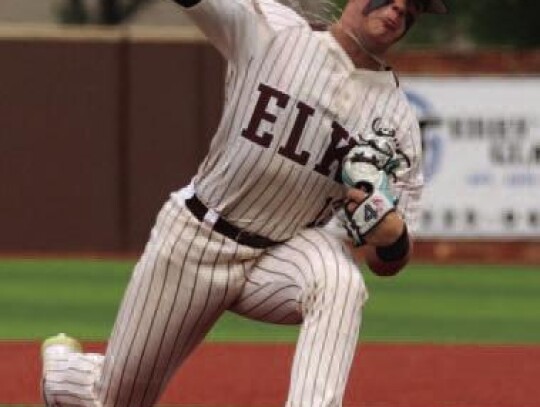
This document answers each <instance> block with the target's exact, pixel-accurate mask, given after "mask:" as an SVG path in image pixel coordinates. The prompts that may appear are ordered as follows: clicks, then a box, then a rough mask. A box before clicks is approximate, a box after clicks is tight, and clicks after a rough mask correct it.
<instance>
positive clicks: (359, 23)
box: [350, 0, 422, 52]
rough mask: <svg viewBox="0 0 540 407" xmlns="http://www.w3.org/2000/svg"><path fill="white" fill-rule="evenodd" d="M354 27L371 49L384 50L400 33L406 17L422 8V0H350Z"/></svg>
mask: <svg viewBox="0 0 540 407" xmlns="http://www.w3.org/2000/svg"><path fill="white" fill-rule="evenodd" d="M350 1H351V2H352V3H353V7H351V10H353V12H354V14H355V15H354V16H353V17H354V22H355V23H354V27H353V30H354V31H355V32H356V33H357V34H359V36H360V37H361V38H362V39H363V40H364V41H365V42H366V45H368V46H369V47H370V48H371V50H372V51H374V52H384V51H386V49H388V48H389V47H390V46H391V45H393V44H395V43H396V42H397V41H398V40H399V39H401V37H403V35H404V33H405V31H406V27H407V21H414V19H415V18H416V17H417V16H418V15H419V14H420V13H421V11H422V1H421V0H350Z"/></svg>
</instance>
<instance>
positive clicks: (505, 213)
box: [401, 77, 540, 238]
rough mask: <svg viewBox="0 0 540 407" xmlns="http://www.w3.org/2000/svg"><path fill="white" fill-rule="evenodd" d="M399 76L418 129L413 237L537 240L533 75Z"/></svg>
mask: <svg viewBox="0 0 540 407" xmlns="http://www.w3.org/2000/svg"><path fill="white" fill-rule="evenodd" d="M401 82H402V86H403V88H404V90H405V91H406V93H407V95H408V96H409V99H410V100H411V102H412V104H413V105H414V106H415V107H416V109H417V112H418V117H419V119H420V123H421V126H422V128H423V137H424V172H425V177H426V180H425V181H426V183H425V188H424V194H423V198H422V207H423V212H422V215H421V217H420V224H419V230H418V235H419V236H421V237H429V238H438V237H440V238H448V237H463V238H475V237H495V238H509V237H510V238H512V237H513V238H522V237H527V238H530V237H535V238H540V78H531V77H523V78H520V77H515V78H514V77H500V78H496V77H491V78H486V77H463V78H458V77H448V78H445V77H442V78H433V77H430V78H427V77H407V78H402V81H401Z"/></svg>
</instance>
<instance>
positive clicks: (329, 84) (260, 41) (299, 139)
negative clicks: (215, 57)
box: [186, 0, 423, 240]
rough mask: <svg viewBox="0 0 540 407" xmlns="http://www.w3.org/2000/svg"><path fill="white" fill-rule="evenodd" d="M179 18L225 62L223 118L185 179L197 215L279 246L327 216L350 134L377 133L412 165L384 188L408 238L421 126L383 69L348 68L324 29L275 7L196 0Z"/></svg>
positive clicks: (260, 1)
mask: <svg viewBox="0 0 540 407" xmlns="http://www.w3.org/2000/svg"><path fill="white" fill-rule="evenodd" d="M186 12H187V13H188V14H189V15H190V16H191V18H192V19H193V20H194V22H195V23H196V24H197V25H198V26H199V28H200V29H201V30H202V31H203V32H204V33H205V34H206V36H207V37H208V39H209V40H210V41H211V42H212V44H213V45H214V46H215V47H216V48H217V49H218V50H219V51H220V53H221V54H222V55H223V56H224V57H225V58H226V59H227V61H228V74H227V81H226V93H225V95H226V101H225V107H224V113H223V116H222V120H221V123H220V125H219V128H218V129H217V131H216V134H215V136H214V138H213V141H212V144H211V147H210V151H209V153H208V155H207V157H206V159H205V161H204V162H203V163H202V164H201V166H200V168H199V170H198V172H197V174H196V176H195V177H194V185H195V189H196V193H197V195H198V196H199V198H200V199H201V200H202V201H203V202H204V203H205V204H206V205H207V206H208V207H210V208H213V209H215V210H216V211H217V212H219V213H220V214H221V215H222V216H224V217H225V218H226V219H227V220H228V221H229V222H231V223H234V224H236V225H237V226H239V227H241V228H244V229H246V230H249V231H251V232H256V233H259V234H261V235H264V236H267V237H269V238H271V239H274V240H284V239H288V238H290V237H291V236H293V235H294V234H295V232H297V231H298V229H299V228H302V227H305V226H306V225H309V224H312V223H313V222H316V221H318V220H321V219H326V218H328V217H329V215H330V214H331V206H332V203H333V202H336V201H339V200H341V199H342V198H343V196H344V192H345V189H344V186H343V185H342V184H341V182H340V171H341V170H340V166H341V164H340V163H341V160H342V158H343V157H344V155H345V154H346V152H347V151H348V150H349V149H350V148H351V147H352V146H353V145H354V144H355V140H358V136H359V135H362V134H365V133H368V132H372V131H373V128H376V129H381V128H382V129H385V130H386V131H388V130H390V131H392V132H394V133H395V135H394V137H395V139H396V141H397V143H398V145H399V147H400V148H401V149H402V150H403V151H404V153H405V154H406V155H407V156H408V157H409V158H410V160H411V166H410V168H407V169H405V170H402V171H400V172H398V174H397V175H398V177H397V181H396V182H395V183H394V187H395V190H396V192H397V195H398V197H399V199H400V200H399V204H398V210H399V211H400V212H401V213H402V215H403V216H404V218H405V220H406V221H407V224H408V226H409V229H411V230H414V226H415V223H416V217H417V212H418V200H419V197H420V192H421V188H422V183H423V180H422V174H421V169H420V164H421V163H420V160H421V142H420V130H419V127H418V123H417V120H416V117H415V114H414V112H413V110H412V109H411V108H410V106H409V104H408V102H407V100H406V97H405V96H404V94H403V92H402V91H401V90H400V88H399V87H398V86H397V84H396V80H395V77H394V75H393V73H392V72H391V71H385V72H374V71H367V70H361V69H356V68H355V67H354V65H353V63H352V61H351V60H350V58H349V57H348V55H347V54H346V53H345V51H344V50H343V49H342V48H341V47H340V45H339V44H338V43H337V42H336V40H335V39H334V38H333V36H332V35H331V34H330V33H328V32H316V31H313V30H312V29H311V27H310V26H309V24H308V23H307V22H306V20H304V19H303V18H302V17H301V16H299V15H298V14H296V13H295V12H294V11H293V10H291V9H290V8H288V7H286V6H284V5H282V4H279V3H277V2H276V1H274V0H202V1H201V2H200V3H198V4H197V5H195V6H193V7H190V8H187V9H186Z"/></svg>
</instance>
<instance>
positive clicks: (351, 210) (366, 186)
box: [341, 149, 397, 246]
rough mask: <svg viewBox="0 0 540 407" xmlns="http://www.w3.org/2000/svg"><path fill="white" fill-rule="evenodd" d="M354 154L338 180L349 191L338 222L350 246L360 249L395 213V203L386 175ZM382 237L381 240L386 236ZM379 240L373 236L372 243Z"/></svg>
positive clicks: (352, 151)
mask: <svg viewBox="0 0 540 407" xmlns="http://www.w3.org/2000/svg"><path fill="white" fill-rule="evenodd" d="M354 150H355V149H353V150H351V153H350V154H348V155H347V157H346V158H345V161H344V163H343V173H342V178H343V180H344V182H345V183H346V184H348V186H349V187H350V189H349V190H348V193H347V198H348V199H347V202H346V204H345V207H344V211H343V214H342V217H341V222H342V224H343V226H344V227H345V229H346V230H347V233H348V234H349V236H350V237H351V238H352V240H353V242H354V244H355V245H357V246H360V245H362V244H365V243H366V242H367V240H366V236H367V235H368V234H370V232H372V231H373V230H374V229H375V228H376V227H377V226H378V225H379V224H380V223H381V222H382V220H383V219H384V218H385V217H386V216H387V215H388V214H390V213H391V212H393V211H394V210H395V206H396V203H397V200H396V198H395V195H394V193H393V191H392V188H391V185H390V182H389V179H388V175H387V173H386V172H385V171H384V170H383V169H379V168H378V166H376V165H375V163H374V162H373V163H372V162H369V161H367V160H365V159H364V158H362V157H360V158H358V156H357V151H354ZM383 230H384V229H383ZM373 233H375V232H373ZM379 233H382V232H379ZM382 235H383V237H384V236H385V235H386V233H382ZM391 237H393V236H391ZM370 240H371V239H370ZM379 240H380V239H379V236H377V234H375V241H377V242H378V241H379Z"/></svg>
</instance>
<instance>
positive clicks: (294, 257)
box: [42, 0, 447, 407]
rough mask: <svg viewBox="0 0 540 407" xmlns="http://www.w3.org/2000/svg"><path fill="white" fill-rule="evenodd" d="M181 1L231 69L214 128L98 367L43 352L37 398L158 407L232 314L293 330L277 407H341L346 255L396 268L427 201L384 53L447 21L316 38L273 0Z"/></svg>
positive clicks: (353, 25)
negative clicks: (286, 380) (281, 405)
mask: <svg viewBox="0 0 540 407" xmlns="http://www.w3.org/2000/svg"><path fill="white" fill-rule="evenodd" d="M176 2H177V3H179V4H180V5H181V6H182V7H184V10H185V12H186V13H187V14H188V15H189V16H190V17H191V18H192V19H193V21H194V22H195V23H196V24H197V25H198V26H199V27H200V29H201V30H202V31H203V32H204V33H205V34H206V36H207V37H208V39H209V41H211V43H212V44H213V45H214V46H215V47H216V48H217V49H218V50H219V52H220V53H221V54H222V55H223V56H224V57H225V58H226V59H227V61H228V74H227V80H226V103H225V107H224V112H223V117H222V119H221V122H220V124H219V127H218V129H217V131H216V134H215V136H214V138H213V141H212V144H211V146H210V149H209V152H208V155H207V157H206V159H205V160H204V161H203V162H202V164H201V165H200V167H199V169H198V171H197V173H196V175H195V176H194V177H193V179H192V182H191V183H190V184H189V185H187V186H185V187H184V188H182V189H180V190H179V191H177V192H175V193H173V194H172V196H171V198H170V200H168V202H166V203H165V205H164V207H163V208H162V210H161V211H160V213H159V215H158V217H157V221H156V224H155V226H154V228H153V229H152V232H151V236H150V239H149V242H148V244H147V245H146V248H145V250H144V253H143V255H142V257H141V258H140V260H139V262H138V263H137V265H136V267H135V270H134V272H133V275H132V278H131V281H130V283H129V286H128V288H127V291H126V293H125V296H124V299H123V302H122V305H121V307H120V310H119V313H118V316H117V319H116V323H115V326H114V329H113V331H112V335H111V337H110V340H109V344H108V348H107V351H106V354H105V355H96V354H85V353H81V351H80V346H79V345H78V343H77V342H76V341H75V340H74V339H71V338H69V337H66V336H64V335H59V336H56V337H53V338H51V339H49V340H47V341H46V342H45V343H44V344H43V349H42V356H43V369H44V374H43V392H44V398H45V402H46V404H47V405H48V406H94V407H96V406H111V407H112V406H114V407H120V406H125V407H128V406H129V407H134V406H153V405H154V404H155V403H156V401H157V400H158V399H159V396H160V395H161V394H162V392H163V390H164V389H165V386H166V385H167V383H168V381H169V380H170V378H171V377H172V376H173V374H174V373H175V372H176V370H177V369H178V368H179V367H180V366H181V365H182V363H183V361H184V360H185V359H186V358H187V357H188V355H189V354H190V353H191V352H192V351H193V350H194V349H195V348H196V347H197V345H198V344H199V343H201V341H202V340H203V339H204V337H205V335H206V333H207V332H208V331H209V330H210V328H211V327H212V326H213V325H214V323H215V322H216V320H217V319H218V318H219V317H220V316H221V315H222V314H223V313H224V312H225V311H226V310H229V311H232V312H235V313H238V314H240V315H243V316H246V317H249V318H252V319H255V320H259V321H265V322H270V323H277V324H300V326H301V329H300V335H299V338H298V343H297V348H296V353H295V356H294V361H293V366H292V372H291V376H290V388H289V392H288V396H287V401H286V405H287V406H290V407H292V406H305V407H315V406H317V407H319V406H324V407H328V406H340V405H341V404H342V398H343V394H344V391H345V386H346V382H347V377H348V375H349V370H350V367H351V363H352V360H353V357H354V354H355V350H356V343H357V338H358V332H359V327H360V323H361V315H362V306H363V304H364V303H365V301H366V299H367V291H366V287H365V285H364V281H363V279H362V276H361V274H360V272H359V270H358V266H357V264H356V263H355V261H354V259H353V256H352V251H354V250H356V248H354V246H362V247H363V248H364V250H365V253H366V254H365V256H366V262H367V264H368V266H369V267H370V268H371V269H372V270H373V271H374V272H375V273H377V274H380V275H393V274H395V273H397V272H398V271H400V270H401V269H402V268H403V266H404V265H405V264H406V263H407V261H408V259H409V258H410V255H411V250H412V247H411V238H410V236H409V233H410V231H412V230H413V229H414V224H415V221H416V217H417V212H418V200H419V196H420V193H421V188H422V174H421V169H420V161H421V157H420V156H421V142H420V133H419V127H418V123H417V120H416V118H415V114H414V111H413V110H412V108H411V107H410V106H409V104H408V103H407V101H406V98H405V97H404V94H403V92H402V91H401V89H400V87H399V84H398V83H397V79H396V76H395V75H394V73H393V72H392V71H391V69H390V68H389V67H387V65H386V64H385V63H384V60H383V57H384V55H385V53H386V51H387V50H388V49H389V48H390V47H391V46H392V45H393V44H395V43H396V42H397V41H399V39H400V38H402V37H403V35H404V34H405V33H406V31H407V30H408V29H409V28H410V27H411V25H412V24H413V23H414V22H415V21H416V19H417V18H418V17H419V15H420V14H422V13H445V12H446V11H447V10H446V7H445V5H444V3H443V2H442V0H412V1H408V0H349V1H348V3H347V4H346V6H345V8H344V10H343V13H342V15H341V17H340V18H339V20H337V21H336V22H335V23H333V24H332V25H331V26H330V27H329V29H328V30H327V31H322V32H321V31H314V30H313V29H312V28H311V27H310V25H309V23H308V22H307V20H306V19H305V18H303V17H302V16H301V14H299V13H297V12H296V11H293V9H292V8H289V7H287V6H285V5H283V4H281V3H278V2H276V1H275V0H176ZM329 219H331V222H330V224H327V223H328V221H329ZM336 225H337V227H336ZM336 229H339V230H343V231H346V233H343V234H341V235H344V236H345V237H346V239H344V238H343V236H341V235H340V233H336V232H335V231H336ZM347 240H348V241H349V242H352V243H353V244H352V245H349V244H348V243H347Z"/></svg>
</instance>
